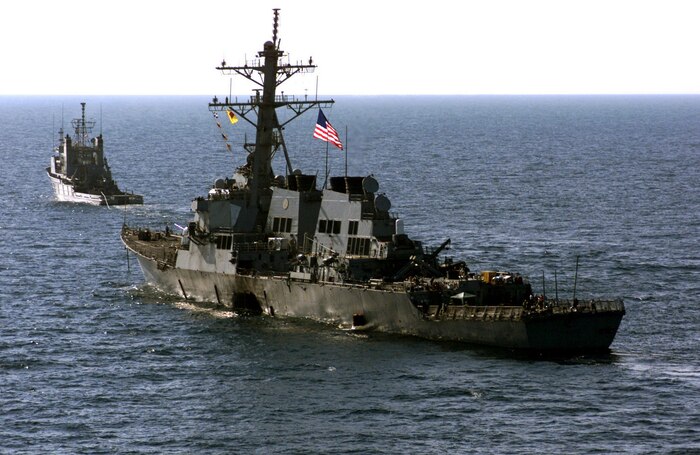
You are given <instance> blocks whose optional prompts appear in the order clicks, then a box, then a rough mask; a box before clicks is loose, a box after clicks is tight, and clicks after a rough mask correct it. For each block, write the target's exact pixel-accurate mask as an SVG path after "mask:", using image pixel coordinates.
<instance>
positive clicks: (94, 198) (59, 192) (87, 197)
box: [47, 172, 143, 205]
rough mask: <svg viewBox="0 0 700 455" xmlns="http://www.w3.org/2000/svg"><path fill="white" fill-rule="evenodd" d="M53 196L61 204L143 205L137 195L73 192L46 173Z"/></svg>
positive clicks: (73, 188)
mask: <svg viewBox="0 0 700 455" xmlns="http://www.w3.org/2000/svg"><path fill="white" fill-rule="evenodd" d="M47 174H48V176H49V180H51V186H52V188H53V193H54V196H55V197H56V200H57V201H61V202H78V203H82V204H90V205H128V204H143V196H141V195H139V194H132V193H123V194H92V193H81V192H79V191H75V187H74V186H73V185H71V184H69V183H65V182H64V181H63V180H62V179H61V178H59V177H56V176H54V175H51V173H50V172H47Z"/></svg>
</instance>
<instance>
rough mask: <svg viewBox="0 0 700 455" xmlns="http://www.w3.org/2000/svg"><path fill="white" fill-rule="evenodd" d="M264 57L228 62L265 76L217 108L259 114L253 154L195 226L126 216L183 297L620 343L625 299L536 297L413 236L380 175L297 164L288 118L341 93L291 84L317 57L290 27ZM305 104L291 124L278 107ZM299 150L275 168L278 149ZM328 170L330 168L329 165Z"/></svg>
mask: <svg viewBox="0 0 700 455" xmlns="http://www.w3.org/2000/svg"><path fill="white" fill-rule="evenodd" d="M278 18H279V16H278V10H274V27H273V35H272V40H271V41H267V42H266V43H265V44H264V47H263V50H262V51H260V52H258V54H257V57H258V58H257V59H255V60H253V61H249V62H245V64H244V65H242V66H227V65H226V64H225V63H224V62H222V64H221V65H220V66H218V67H217V69H219V70H221V71H223V72H224V73H226V74H237V75H240V76H242V77H244V78H246V79H249V80H251V81H253V82H255V83H257V84H259V85H260V89H258V90H256V91H255V94H254V95H252V96H251V97H250V99H246V100H245V101H243V102H238V101H237V100H233V99H231V100H230V99H228V98H226V99H225V100H224V102H221V101H220V100H219V99H218V98H216V97H215V98H214V99H213V100H212V102H211V103H210V104H209V109H210V110H211V111H214V112H217V113H218V112H224V111H228V112H231V115H237V116H238V117H239V118H241V119H243V120H245V121H247V122H249V123H250V124H251V125H254V126H255V127H256V138H255V142H254V143H250V144H245V146H244V147H245V149H246V150H247V151H248V159H247V162H246V164H245V165H243V166H241V167H240V168H238V169H237V170H236V172H235V173H234V175H233V176H232V177H231V178H225V179H219V180H217V181H216V182H215V184H214V187H213V188H212V189H211V190H210V191H209V193H208V194H207V195H206V197H198V198H196V199H194V200H193V201H192V206H191V207H192V210H193V212H194V217H193V220H192V221H191V222H190V223H189V224H188V226H187V229H186V230H185V231H184V232H183V233H182V235H175V234H173V233H171V232H170V231H169V230H168V231H166V232H154V231H151V230H150V229H138V228H131V227H128V226H124V228H123V230H122V240H123V242H124V244H125V245H126V247H127V248H128V249H129V250H130V251H132V252H134V253H135V254H136V257H137V258H138V260H139V263H140V265H141V268H142V270H143V272H144V275H145V278H146V280H147V281H148V282H149V283H151V284H153V285H154V286H156V287H157V288H159V289H161V290H163V291H165V292H169V293H177V294H179V295H181V296H182V297H183V298H185V299H188V300H193V301H198V302H209V303H213V304H216V305H222V306H226V307H231V308H233V309H235V310H248V311H255V312H258V313H265V314H267V315H270V316H276V317H281V316H282V317H285V316H286V317H302V318H311V319H314V320H318V321H323V322H329V323H332V324H336V325H340V326H343V327H346V328H348V329H353V330H378V331H384V332H389V333H399V334H407V335H415V336H419V337H425V338H430V339H444V340H457V341H464V342H468V343H475V344H481V345H489V346H499V347H505V348H515V349H527V350H536V351H567V352H568V351H600V350H607V349H608V348H609V346H610V344H611V343H612V341H613V339H614V336H615V334H616V332H617V329H618V326H619V324H620V321H621V319H622V316H623V314H624V312H625V310H624V304H623V303H622V301H621V300H619V299H616V300H596V301H578V300H575V299H574V300H572V301H569V302H564V301H559V300H547V299H545V298H544V297H539V298H537V297H534V296H533V292H532V288H531V286H530V284H529V283H528V282H527V280H526V279H525V278H524V277H523V276H521V275H519V274H515V273H509V272H495V271H485V272H481V273H474V272H472V271H470V270H469V268H468V267H467V265H466V264H465V263H464V262H462V261H458V262H455V261H452V260H449V259H446V260H443V261H441V260H440V253H441V252H442V251H443V250H444V249H445V248H447V247H448V245H449V244H450V239H447V240H445V241H444V242H443V243H442V244H441V245H440V246H439V247H437V248H435V249H429V248H425V247H424V246H423V245H422V243H421V242H420V241H418V240H415V239H412V238H410V237H409V236H408V235H407V234H406V233H405V232H404V229H403V220H401V219H398V218H396V217H395V216H394V215H393V214H392V213H390V211H389V210H390V209H391V203H390V201H389V199H388V197H387V196H386V195H384V194H383V193H380V192H379V183H378V181H377V180H376V179H375V178H374V177H373V176H372V175H367V176H347V175H344V176H333V177H330V178H328V179H327V182H328V184H327V185H326V182H325V181H324V182H323V184H321V185H319V182H317V180H316V175H315V174H304V173H302V172H301V171H298V170H295V169H294V168H293V167H292V165H291V161H290V158H289V155H288V153H287V147H286V144H285V141H284V137H283V127H284V126H285V125H287V124H288V123H289V122H290V121H291V120H293V119H295V118H297V117H298V116H300V115H302V114H303V113H305V112H306V111H308V110H309V109H312V108H315V107H317V108H319V109H320V108H321V107H326V106H329V105H331V104H332V103H333V102H334V101H333V100H332V99H329V100H317V99H314V100H308V99H306V97H304V99H297V98H295V97H293V96H288V95H277V87H278V86H280V84H282V83H283V82H285V81H286V80H287V79H289V78H290V77H292V76H294V75H296V74H298V73H305V72H310V71H313V69H314V68H315V65H313V63H312V61H311V59H309V62H308V64H307V63H297V64H290V63H287V62H285V61H284V60H283V59H282V57H283V56H284V55H285V54H284V53H283V52H282V51H281V50H280V49H279V41H278V39H277V26H278ZM278 108H287V109H290V110H291V111H292V112H293V115H292V118H291V119H290V120H287V121H286V122H285V123H284V124H280V122H279V119H278V116H277V109H278ZM279 151H281V152H282V153H284V157H285V163H286V166H285V172H284V175H275V173H274V172H273V170H272V156H273V154H274V153H276V152H279ZM324 180H325V179H324Z"/></svg>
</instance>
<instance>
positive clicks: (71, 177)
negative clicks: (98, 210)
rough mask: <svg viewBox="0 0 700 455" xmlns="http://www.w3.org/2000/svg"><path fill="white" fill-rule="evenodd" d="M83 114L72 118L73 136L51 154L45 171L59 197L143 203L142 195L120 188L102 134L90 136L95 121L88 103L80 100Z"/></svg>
mask: <svg viewBox="0 0 700 455" xmlns="http://www.w3.org/2000/svg"><path fill="white" fill-rule="evenodd" d="M80 105H81V108H82V116H81V117H80V118H76V119H73V120H72V122H71V125H72V126H73V130H74V132H75V133H74V135H73V137H72V138H71V137H70V136H69V135H68V134H66V135H65V136H64V135H63V128H61V130H60V132H59V135H60V143H59V146H58V147H57V148H56V149H55V155H54V156H53V157H51V165H50V166H49V167H48V168H46V172H47V174H48V176H49V179H50V180H51V185H52V187H53V190H54V194H55V196H56V199H57V200H59V201H66V202H82V203H87V204H92V205H126V204H143V196H141V195H138V194H134V193H127V192H124V191H121V190H120V189H119V187H118V186H117V183H116V182H115V181H114V180H113V179H112V171H111V170H110V168H109V164H108V163H107V158H105V156H104V141H103V139H102V134H100V135H99V136H97V137H94V138H92V139H90V133H91V132H92V129H93V128H94V126H95V121H94V120H87V119H86V118H85V103H80Z"/></svg>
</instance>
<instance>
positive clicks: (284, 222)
mask: <svg viewBox="0 0 700 455" xmlns="http://www.w3.org/2000/svg"><path fill="white" fill-rule="evenodd" d="M272 232H292V219H291V218H283V217H278V216H276V217H274V218H273V219H272Z"/></svg>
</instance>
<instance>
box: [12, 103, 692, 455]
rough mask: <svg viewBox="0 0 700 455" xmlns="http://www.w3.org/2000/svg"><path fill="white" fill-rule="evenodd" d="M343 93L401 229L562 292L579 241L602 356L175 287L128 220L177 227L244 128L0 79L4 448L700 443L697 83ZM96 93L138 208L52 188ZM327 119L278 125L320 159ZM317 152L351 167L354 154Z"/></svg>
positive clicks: (359, 166)
mask: <svg viewBox="0 0 700 455" xmlns="http://www.w3.org/2000/svg"><path fill="white" fill-rule="evenodd" d="M336 100H337V101H338V102H337V103H336V105H335V106H334V107H333V108H332V109H326V114H327V116H328V118H329V119H330V121H331V122H332V123H333V125H334V126H335V127H336V129H338V130H339V131H340V132H341V135H342V137H343V139H344V141H345V142H346V145H347V146H348V153H347V167H348V171H349V173H350V174H352V175H366V174H369V173H373V174H374V175H375V177H376V178H377V180H378V181H379V184H380V191H381V192H385V193H386V194H387V196H388V197H389V198H390V200H391V202H392V211H393V212H395V213H397V214H399V216H401V218H402V219H404V223H405V226H406V231H407V233H409V234H410V235H411V236H412V237H415V238H418V239H420V240H423V241H424V242H425V244H427V245H432V246H437V245H439V244H440V243H441V242H442V241H443V240H445V239H446V238H451V239H452V248H451V249H450V250H449V251H448V252H447V254H448V255H450V256H453V257H455V258H460V259H465V260H466V261H467V263H468V264H469V266H470V267H471V268H472V270H485V269H494V268H495V269H500V270H511V271H518V272H520V273H523V274H524V275H526V276H529V278H530V279H531V281H532V282H533V283H534V286H535V289H536V290H537V291H538V292H540V291H541V290H542V288H543V286H544V287H545V288H546V290H547V293H548V294H550V295H551V294H552V293H553V292H557V293H559V294H560V295H561V296H562V297H565V296H569V295H570V294H571V293H572V288H573V281H574V270H575V264H576V258H577V257H578V258H579V270H578V282H577V294H578V295H580V296H602V297H621V298H623V299H624V301H625V304H626V307H627V314H626V316H625V318H624V319H623V321H622V325H621V327H620V330H619V332H618V334H617V337H616V339H615V341H614V343H613V345H612V349H611V352H610V354H609V355H603V356H595V357H572V358H556V359H551V358H537V357H531V356H523V355H520V354H518V353H513V352H507V351H500V350H492V349H484V348H478V347H473V346H467V345H462V344H456V343H444V342H434V341H426V340H420V339H414V338H404V337H394V336H387V335H381V334H365V335H362V336H358V335H355V334H352V333H348V332H345V331H342V330H340V329H338V328H336V327H332V326H326V325H322V324H317V323H313V322H308V321H298V320H285V319H279V318H269V317H238V316H235V315H233V314H231V313H228V312H226V311H213V310H203V309H200V308H197V307H194V306H191V305H190V304H189V303H187V302H184V301H182V300H181V299H179V298H178V297H172V296H166V295H162V294H160V293H158V292H156V291H154V290H153V289H151V288H149V287H148V286H146V285H145V284H144V282H143V276H142V275H141V271H140V270H139V268H138V265H137V263H136V261H135V260H134V258H133V257H129V256H128V255H127V254H126V251H125V250H124V248H123V246H122V245H121V243H120V241H119V230H120V227H121V225H122V223H124V222H125V221H126V222H128V223H130V224H138V225H142V226H152V227H156V228H162V227H164V225H166V224H168V225H170V226H171V227H173V226H174V225H175V224H180V225H184V223H186V222H187V221H188V219H189V217H190V210H189V204H190V201H191V200H192V199H193V198H195V197H197V196H200V195H203V194H205V193H206V191H207V190H208V188H209V187H210V185H211V184H212V183H213V181H214V180H215V179H216V178H218V177H225V176H229V175H230V174H231V173H232V171H233V169H234V167H235V166H237V165H239V164H241V163H242V162H243V160H244V155H243V152H242V151H241V150H242V148H241V144H242V143H243V141H244V140H245V138H246V136H247V138H249V139H250V138H252V137H254V136H253V132H252V131H253V130H252V129H251V128H250V127H249V126H247V125H246V124H245V122H244V121H241V122H239V123H238V124H236V125H233V126H232V125H229V124H224V125H223V132H224V133H225V134H227V136H228V140H229V142H230V143H231V145H232V147H233V150H234V151H233V152H232V153H231V152H227V151H226V148H225V142H224V139H223V137H222V136H221V130H219V128H218V127H217V126H216V124H215V123H214V119H213V117H212V116H211V114H210V113H209V112H208V110H207V107H206V103H207V102H208V99H206V98H203V97H89V98H86V99H83V98H76V97H0V122H1V124H2V125H3V133H2V135H0V194H2V198H0V213H1V214H2V216H0V258H1V259H0V452H1V453H89V454H95V453H109V454H112V453H261V454H262V453H264V454H267V453H362V454H366V453H392V454H393V453H402V452H403V453H489V454H490V453H503V454H529V453H605V454H608V453H678V454H680V453H700V411H699V409H700V354H699V352H700V330H698V327H700V235H699V233H700V188H699V186H700V97H698V96H647V97H635V96H578V97H577V96H551V97H546V96H543V97H538V96H529V97H527V96H526V97H511V96H502V97H487V96H483V97H469V96H465V97H430V96H425V97H340V98H337V99H336ZM81 101H87V102H88V105H87V109H88V116H89V117H93V118H95V119H96V120H97V121H98V127H97V128H98V129H99V130H101V131H102V132H103V134H104V137H105V148H106V155H107V157H108V160H109V162H110V164H111V166H112V171H113V174H114V177H115V179H116V180H117V182H118V183H119V185H120V187H121V188H122V189H128V190H133V191H136V192H138V193H140V194H143V195H144V197H145V201H146V203H145V205H144V206H142V207H129V208H127V209H121V208H111V209H110V208H107V207H87V206H80V205H74V204H69V203H59V202H55V201H54V200H53V196H52V193H51V187H50V184H49V181H48V178H47V177H46V175H45V172H44V168H45V167H46V166H48V163H49V157H50V156H51V149H52V146H53V144H54V143H55V142H56V138H55V131H56V130H57V129H58V127H59V126H60V125H61V124H63V125H69V120H70V119H72V118H74V117H78V116H79V113H80V106H79V103H80V102H81ZM289 117H290V116H289V115H286V116H285V115H282V118H283V119H285V118H289ZM62 118H63V120H62ZM315 120H316V116H315V113H307V114H305V115H304V116H302V117H301V118H300V119H297V120H296V121H295V122H292V123H291V124H290V125H289V126H287V128H286V130H285V134H286V136H285V138H286V141H287V145H288V147H289V150H290V159H291V160H292V162H293V163H294V166H295V167H299V168H300V169H303V170H304V172H305V173H317V174H318V175H319V176H321V177H322V176H324V175H325V172H326V165H325V160H326V147H325V144H324V143H321V142H319V141H317V140H314V139H312V138H311V133H312V130H313V127H314V124H315ZM346 125H347V136H346V134H345V132H346ZM328 163H329V168H330V172H331V175H338V174H343V173H344V169H345V166H346V160H345V155H344V154H343V153H342V152H340V151H338V150H337V149H334V148H333V149H331V150H329V151H328ZM275 168H276V170H278V172H280V173H282V172H283V161H282V157H281V156H278V157H276V158H275ZM320 180H322V178H320ZM555 273H556V277H557V280H556V288H555V280H554V275H555Z"/></svg>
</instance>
